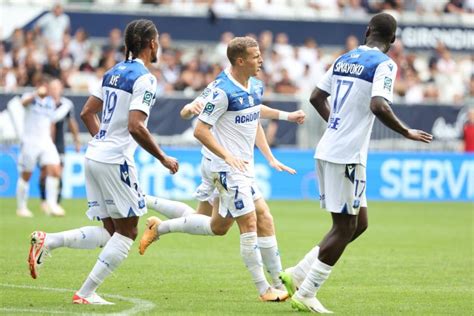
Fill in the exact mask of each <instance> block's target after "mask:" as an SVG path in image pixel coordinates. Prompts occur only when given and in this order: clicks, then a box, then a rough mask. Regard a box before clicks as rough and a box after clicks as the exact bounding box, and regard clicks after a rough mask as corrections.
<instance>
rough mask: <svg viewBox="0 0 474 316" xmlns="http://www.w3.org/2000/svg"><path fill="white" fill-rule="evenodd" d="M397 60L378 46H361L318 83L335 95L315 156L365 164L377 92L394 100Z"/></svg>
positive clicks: (343, 56)
mask: <svg viewBox="0 0 474 316" xmlns="http://www.w3.org/2000/svg"><path fill="white" fill-rule="evenodd" d="M396 69H397V68H396V64H395V63H394V62H393V61H392V60H391V59H390V58H389V57H388V56H387V55H385V54H384V53H382V52H381V51H380V50H378V49H377V48H370V47H367V46H360V47H358V48H357V49H354V50H352V51H350V52H348V53H346V54H344V55H342V56H340V57H339V58H338V59H337V60H336V61H335V62H334V64H333V66H332V67H331V68H330V69H329V71H328V73H326V75H325V77H324V78H323V80H322V81H321V82H320V83H319V84H318V87H319V88H320V89H322V90H324V91H326V92H328V93H329V94H330V95H331V102H330V110H331V112H330V117H329V121H328V128H327V129H326V131H325V133H324V135H323V137H322V139H321V141H320V142H319V144H318V146H317V148H316V154H315V157H316V158H318V159H322V160H327V161H330V162H333V163H343V164H347V163H360V164H363V165H365V164H366V161H367V151H368V146H369V141H370V134H371V131H372V126H373V123H374V119H375V116H374V114H373V113H372V111H371V110H370V101H371V98H372V97H374V96H382V97H385V98H386V99H387V100H388V101H389V102H391V101H392V92H393V80H394V77H395V74H396Z"/></svg>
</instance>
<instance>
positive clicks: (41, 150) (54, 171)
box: [16, 85, 70, 217]
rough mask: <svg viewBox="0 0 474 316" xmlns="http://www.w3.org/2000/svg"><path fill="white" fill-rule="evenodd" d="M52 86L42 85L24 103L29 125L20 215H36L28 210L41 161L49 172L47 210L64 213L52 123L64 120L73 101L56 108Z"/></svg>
mask: <svg viewBox="0 0 474 316" xmlns="http://www.w3.org/2000/svg"><path fill="white" fill-rule="evenodd" d="M49 90H50V87H49V86H48V85H41V86H40V87H39V88H38V89H37V90H36V91H35V92H34V93H32V94H28V95H25V96H24V97H23V98H22V100H21V103H22V104H23V106H24V107H25V118H24V121H25V124H24V131H23V135H22V140H21V150H20V156H19V158H18V169H19V172H20V176H19V177H18V182H17V187H16V197H17V210H16V214H17V215H18V216H20V217H33V213H32V212H31V211H30V210H29V209H28V191H29V181H30V179H31V175H32V174H33V170H34V169H35V168H36V165H37V164H39V165H40V167H41V168H42V169H44V170H45V171H44V172H45V174H46V180H45V187H46V188H45V189H46V204H47V205H46V209H47V212H48V213H49V214H51V215H57V216H62V215H64V210H62V209H61V208H60V207H59V206H58V203H57V200H58V191H59V177H60V175H61V173H60V166H59V163H60V160H59V154H58V151H57V149H56V146H54V143H53V140H52V138H51V124H53V123H55V122H57V121H60V120H62V119H63V118H64V117H65V116H66V115H67V113H68V112H69V111H70V105H69V104H63V105H61V106H60V107H59V108H56V104H55V103H54V100H53V98H52V97H51V96H49V95H48V92H49Z"/></svg>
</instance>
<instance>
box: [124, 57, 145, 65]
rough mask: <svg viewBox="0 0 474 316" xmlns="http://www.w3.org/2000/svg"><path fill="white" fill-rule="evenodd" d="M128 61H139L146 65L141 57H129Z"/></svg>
mask: <svg viewBox="0 0 474 316" xmlns="http://www.w3.org/2000/svg"><path fill="white" fill-rule="evenodd" d="M128 61H138V62H139V63H140V64H142V65H143V66H145V63H144V62H143V60H141V59H140V58H134V59H129V60H128Z"/></svg>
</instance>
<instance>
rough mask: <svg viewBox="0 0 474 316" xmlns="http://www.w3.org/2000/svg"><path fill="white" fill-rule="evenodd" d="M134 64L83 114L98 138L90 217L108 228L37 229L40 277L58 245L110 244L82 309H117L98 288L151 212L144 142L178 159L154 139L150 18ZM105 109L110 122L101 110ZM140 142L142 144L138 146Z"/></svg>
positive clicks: (89, 155) (108, 82)
mask: <svg viewBox="0 0 474 316" xmlns="http://www.w3.org/2000/svg"><path fill="white" fill-rule="evenodd" d="M125 45H126V48H127V51H126V54H125V57H126V60H125V61H123V62H121V63H118V64H117V65H115V66H114V67H113V68H111V69H110V70H109V71H107V73H106V74H105V75H104V78H103V80H102V87H101V89H100V90H99V91H97V92H95V93H93V95H92V96H91V97H89V99H88V100H87V102H86V104H85V106H84V109H83V110H82V113H81V117H82V119H83V121H84V123H85V125H86V126H87V128H88V130H89V132H90V134H91V135H95V136H94V137H93V139H92V140H91V141H90V142H89V145H88V148H87V151H86V159H85V176H86V192H87V200H88V204H89V210H88V211H87V216H88V217H89V218H90V219H93V218H99V219H100V220H102V222H103V224H104V227H98V226H88V227H82V228H78V229H74V230H70V231H65V232H60V233H54V234H50V233H44V232H40V231H36V232H33V234H32V236H31V249H30V255H29V266H30V272H31V276H32V277H33V278H36V277H37V275H38V273H37V269H38V266H39V265H41V264H42V263H43V259H44V257H45V255H46V254H47V253H48V252H49V251H51V250H54V249H56V248H58V247H69V248H81V249H92V248H97V247H104V249H103V250H102V252H101V253H100V255H99V258H98V260H97V263H96V264H95V266H94V268H93V269H92V271H91V273H90V274H89V276H88V277H87V279H86V281H85V282H84V284H83V285H82V287H81V288H80V289H79V291H77V292H76V293H75V294H74V296H73V299H72V302H73V303H75V304H112V303H110V302H108V301H106V300H104V299H103V298H101V297H100V296H99V295H97V293H96V290H97V288H98V287H99V286H100V285H101V284H102V282H103V281H104V280H105V278H106V277H107V276H109V275H110V274H111V273H112V272H113V271H114V270H116V269H117V267H118V266H119V265H120V264H121V263H122V261H123V260H125V258H127V256H128V252H129V250H130V247H131V246H132V244H133V241H134V240H135V238H136V236H137V223H138V219H139V217H140V216H142V215H143V214H145V213H146V212H147V208H146V205H145V200H144V198H143V195H142V194H141V191H140V186H139V184H138V180H137V173H136V170H135V161H134V158H133V156H134V153H135V149H136V148H137V145H138V144H139V145H140V146H141V147H143V148H144V149H145V150H146V151H148V152H149V153H150V154H151V155H153V156H154V157H155V158H157V159H158V160H160V162H161V163H162V164H163V165H164V166H165V167H166V168H168V169H169V170H170V172H171V173H172V174H174V173H176V172H177V171H178V162H177V160H176V159H175V158H172V157H168V156H166V155H165V153H164V152H163V151H162V150H161V149H160V147H159V146H158V145H157V144H156V143H155V142H154V140H153V137H152V135H151V134H150V132H149V131H148V129H147V127H146V124H147V121H148V115H149V112H150V108H151V106H152V105H153V104H154V102H155V92H156V84H157V81H156V78H155V77H154V76H153V75H152V74H151V73H150V72H149V70H148V68H149V67H150V65H151V63H153V62H156V61H157V51H158V46H159V44H158V31H157V29H156V26H155V25H154V24H153V22H152V21H150V20H144V19H141V20H135V21H132V22H130V23H129V24H128V25H127V28H126V29H125ZM100 111H102V120H101V121H99V118H98V116H97V113H98V112H100ZM137 143H138V144H137Z"/></svg>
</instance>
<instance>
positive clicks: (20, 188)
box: [16, 176, 30, 210]
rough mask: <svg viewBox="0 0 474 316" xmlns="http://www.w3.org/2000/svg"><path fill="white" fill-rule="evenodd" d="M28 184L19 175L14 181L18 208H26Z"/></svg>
mask: <svg viewBox="0 0 474 316" xmlns="http://www.w3.org/2000/svg"><path fill="white" fill-rule="evenodd" d="M29 190H30V184H29V183H28V181H25V180H23V178H22V177H21V176H20V177H18V182H17V183H16V204H17V208H18V209H19V210H22V209H26V204H27V201H28V193H29Z"/></svg>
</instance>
